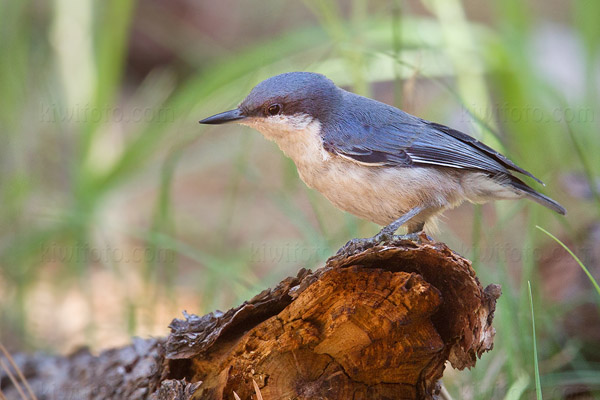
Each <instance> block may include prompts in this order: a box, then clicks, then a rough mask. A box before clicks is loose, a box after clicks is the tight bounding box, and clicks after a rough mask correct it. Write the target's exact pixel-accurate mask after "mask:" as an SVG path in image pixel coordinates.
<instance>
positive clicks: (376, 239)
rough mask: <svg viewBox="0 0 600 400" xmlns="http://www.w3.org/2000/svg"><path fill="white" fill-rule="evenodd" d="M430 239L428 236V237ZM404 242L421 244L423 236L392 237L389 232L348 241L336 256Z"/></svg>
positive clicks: (412, 234) (410, 234)
mask: <svg viewBox="0 0 600 400" xmlns="http://www.w3.org/2000/svg"><path fill="white" fill-rule="evenodd" d="M426 237H427V238H428V236H426ZM402 240H410V241H413V242H417V243H421V236H420V234H419V233H408V234H406V235H391V234H389V233H387V232H380V233H378V234H377V235H375V236H373V237H370V238H362V239H352V240H350V241H348V243H346V244H345V245H344V246H343V247H342V248H341V249H339V250H338V251H337V253H336V254H335V256H336V257H349V256H352V255H354V254H358V253H361V252H363V251H365V250H368V249H371V248H373V247H375V246H377V245H380V244H394V243H397V242H400V241H402Z"/></svg>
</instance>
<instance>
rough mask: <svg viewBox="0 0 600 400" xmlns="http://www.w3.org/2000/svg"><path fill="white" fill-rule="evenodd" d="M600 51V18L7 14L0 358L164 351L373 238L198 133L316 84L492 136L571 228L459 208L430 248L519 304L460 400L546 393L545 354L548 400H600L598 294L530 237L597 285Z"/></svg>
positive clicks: (4, 9) (126, 6)
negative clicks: (172, 340)
mask: <svg viewBox="0 0 600 400" xmlns="http://www.w3.org/2000/svg"><path fill="white" fill-rule="evenodd" d="M599 38H600V1H598V0H574V1H566V0H528V1H522V0H493V1H488V2H481V1H475V0H464V1H460V0H422V1H418V0H414V1H400V0H398V1H366V0H348V1H333V0H332V1H327V0H325V1H317V0H305V1H281V0H260V1H259V0H256V1H250V0H248V1H243V0H223V1H218V2H217V1H208V0H206V1H205V0H200V1H191V0H138V1H132V0H119V1H117V0H105V1H93V0H53V1H49V0H46V1H44V0H5V1H2V2H0V135H1V136H0V138H1V146H0V201H1V206H0V341H1V342H2V343H4V344H5V345H6V346H7V347H8V348H9V349H10V350H11V351H32V350H38V349H41V350H45V351H50V352H62V353H64V352H70V351H72V350H74V349H75V348H77V347H78V346H82V345H86V346H90V347H92V348H93V349H96V350H99V349H102V348H106V347H108V346H116V345H121V344H124V343H128V342H129V340H130V336H131V335H140V336H149V335H161V336H164V335H166V334H167V333H168V329H167V328H166V327H167V325H168V324H169V322H170V320H171V319H172V318H173V317H176V316H178V315H180V312H181V311H182V310H184V309H185V310H187V311H189V312H193V313H196V314H203V313H207V312H209V311H212V310H214V309H227V308H229V307H232V306H234V305H237V304H239V303H240V302H242V301H243V300H245V299H248V298H250V297H251V296H252V295H253V294H256V293H258V292H259V291H261V290H262V289H265V288H267V287H269V286H271V285H273V284H275V283H277V282H278V281H279V280H281V279H282V278H283V277H285V276H288V275H293V274H295V273H296V271H297V270H298V269H299V268H301V267H307V268H315V267H318V266H320V265H322V263H323V261H324V260H325V259H326V258H327V257H328V256H329V255H331V254H332V253H333V252H335V251H336V249H337V248H339V247H340V246H341V245H343V244H344V243H345V242H346V241H347V240H348V239H350V238H352V237H365V236H370V235H372V234H374V233H375V232H376V231H377V229H378V227H376V226H375V225H373V224H371V223H367V222H365V221H361V220H358V219H356V218H354V217H352V216H350V215H348V214H345V213H343V212H341V211H338V210H336V209H335V208H334V207H333V206H332V205H331V204H329V203H328V202H327V201H326V200H325V199H324V198H323V197H322V196H321V195H320V194H318V193H316V192H314V191H312V190H309V189H307V188H306V187H305V185H304V184H303V183H302V182H301V181H300V180H299V178H298V175H297V173H296V169H295V166H294V165H293V163H292V162H291V161H290V160H288V159H286V158H285V157H284V156H283V155H282V153H281V152H280V151H279V150H278V148H277V147H276V145H275V144H273V143H271V142H268V141H266V140H264V139H263V138H262V137H261V136H260V134H259V133H257V132H255V131H252V130H250V129H249V128H245V127H241V126H222V127H218V128H215V127H207V126H200V125H199V124H198V123H197V121H198V120H199V119H202V118H204V117H206V116H209V115H212V114H213V113H216V112H220V111H223V110H226V109H230V108H231V107H233V106H235V105H236V104H237V102H239V101H241V100H242V99H243V98H244V97H245V95H246V94H247V93H248V91H249V90H250V89H251V88H252V87H253V86H254V85H255V84H257V83H258V82H260V81H261V80H262V79H265V78H267V77H269V76H272V75H275V74H278V73H281V72H287V71H297V70H300V71H315V72H321V73H324V74H326V75H327V76H328V77H330V78H331V79H333V80H334V81H335V82H336V83H337V84H339V85H342V86H344V87H346V88H348V89H349V90H352V91H355V92H357V93H360V94H363V95H367V96H371V97H374V98H376V99H378V100H381V101H384V102H387V103H390V104H394V105H396V106H398V107H401V108H403V109H404V110H406V111H408V112H410V113H413V114H416V115H418V116H420V117H423V118H426V119H430V120H434V121H436V122H440V123H443V124H446V125H450V126H453V127H455V128H457V129H460V130H463V131H464V132H466V133H469V134H471V135H473V136H475V137H477V138H479V139H481V140H483V141H485V142H486V143H488V144H489V145H491V146H493V147H495V148H497V149H498V150H501V151H502V152H504V153H505V154H506V155H508V156H510V157H511V158H512V159H513V160H514V161H516V162H517V164H519V165H521V166H523V167H524V168H526V169H528V170H530V171H532V172H533V173H534V174H535V175H537V176H538V177H540V178H541V179H542V180H544V181H545V182H546V184H547V186H546V187H545V188H541V187H540V186H535V185H534V187H536V188H537V189H539V190H541V191H543V192H544V193H546V194H548V195H550V196H551V197H553V198H555V199H556V200H558V201H560V202H561V203H562V204H563V205H565V206H566V208H567V209H568V211H569V214H568V216H567V217H566V218H563V217H560V216H557V215H555V214H553V213H552V212H551V211H548V210H546V209H543V208H542V207H540V206H538V205H536V204H534V203H531V202H527V201H518V202H498V203H496V204H490V205H485V206H476V207H475V206H472V205H464V206H462V207H460V208H458V209H456V210H453V211H451V212H447V213H446V214H445V217H444V218H443V220H442V224H441V230H440V232H439V233H435V234H434V236H435V237H436V239H438V240H440V241H445V242H446V243H448V244H449V245H450V246H451V247H452V248H453V249H455V250H456V251H457V252H459V253H460V254H462V255H464V256H465V257H468V258H470V259H471V260H473V264H474V267H475V269H476V270H477V271H478V274H479V278H480V280H481V282H482V284H483V285H487V284H488V283H492V282H493V283H500V284H502V287H503V296H502V297H501V298H500V300H499V303H498V309H497V312H496V317H495V321H494V325H495V327H496V329H497V334H496V340H495V348H494V350H493V351H492V352H491V353H488V354H485V355H484V356H483V359H482V360H481V361H480V362H479V363H478V365H477V367H476V368H474V369H473V370H471V371H463V372H458V371H451V370H449V371H447V373H446V376H445V378H444V382H445V384H446V386H447V388H448V390H449V392H450V393H451V394H452V395H453V396H454V398H456V399H520V398H532V396H534V393H535V378H534V376H535V369H534V355H533V344H534V343H535V344H536V345H537V352H538V358H539V371H540V374H541V386H542V389H543V393H544V396H545V398H569V399H571V398H572V399H574V398H577V399H579V398H600V308H599V304H600V296H599V294H598V293H596V292H595V291H594V288H593V285H592V283H591V282H590V280H589V279H588V278H587V277H586V275H585V274H584V273H583V271H582V270H581V269H580V268H579V266H578V265H577V263H576V262H575V261H574V260H573V258H572V257H571V256H570V255H569V254H568V253H567V252H566V251H565V250H564V249H563V248H562V247H560V246H559V245H558V244H557V243H556V242H555V241H553V240H552V239H551V238H550V237H548V236H547V235H546V234H544V233H543V232H541V231H540V230H538V229H536V225H539V226H541V227H543V228H545V229H547V230H548V231H550V232H552V233H553V234H554V235H556V236H557V237H558V238H559V239H560V240H562V241H563V242H564V243H565V244H566V245H567V246H569V247H570V248H571V249H572V250H573V252H574V253H575V254H576V255H577V256H579V257H580V258H581V260H582V261H583V263H584V264H585V265H586V266H587V267H588V268H589V270H590V272H591V274H592V275H593V276H595V277H596V279H597V278H598V277H599V276H600V273H599V271H600V246H599V244H600V218H599V217H600V195H599V191H600V190H599V182H600V180H599V175H600V157H598V154H600V129H599V128H600V106H599V100H600V96H599V92H600V60H599V52H600V45H599V41H598V39H599ZM529 182H530V183H531V181H529ZM528 281H530V282H531V286H532V294H533V302H532V303H530V301H529V298H528V291H527V282H528ZM531 304H533V307H534V310H535V322H536V330H537V335H536V339H537V340H536V341H535V342H534V336H533V335H532V317H531V311H530V305H531ZM594 396H595V397H594Z"/></svg>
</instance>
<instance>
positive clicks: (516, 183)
mask: <svg viewBox="0 0 600 400" xmlns="http://www.w3.org/2000/svg"><path fill="white" fill-rule="evenodd" d="M511 178H512V179H511V182H510V185H511V186H512V187H514V188H515V189H518V190H519V191H520V192H522V193H523V194H524V195H525V196H526V197H528V198H530V199H531V200H533V201H535V202H536V203H539V204H541V205H543V206H544V207H548V208H549V209H551V210H553V211H556V212H557V213H559V214H560V215H566V214H567V210H566V209H565V208H564V207H563V206H561V205H560V204H559V203H558V202H557V201H555V200H552V199H551V198H550V197H548V196H545V195H543V194H541V193H539V192H536V191H535V190H534V189H532V188H531V187H529V186H527V184H526V183H525V182H523V181H522V180H520V179H519V178H516V177H514V176H511Z"/></svg>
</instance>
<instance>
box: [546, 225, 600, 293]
mask: <svg viewBox="0 0 600 400" xmlns="http://www.w3.org/2000/svg"><path fill="white" fill-rule="evenodd" d="M536 228H538V229H539V230H540V231H542V232H544V233H545V234H546V235H548V236H550V237H551V238H552V239H554V241H555V242H556V243H558V244H560V245H561V246H562V247H563V248H564V249H565V250H566V251H567V252H568V253H569V254H570V255H571V257H573V259H574V260H575V261H576V262H577V264H579V266H580V267H581V269H582V270H583V272H585V274H586V275H587V276H588V278H589V279H590V282H592V285H594V288H595V289H596V292H597V293H598V296H600V286H599V285H598V282H596V279H594V277H593V276H592V274H591V273H590V271H589V270H588V269H587V268H586V266H585V265H583V263H582V262H581V260H580V259H579V257H577V256H576V255H575V253H573V252H572V251H571V249H569V247H567V245H566V244H564V243H563V242H561V241H560V239H558V238H557V237H556V236H554V235H553V234H551V233H550V232H548V231H547V230H545V229H544V228H542V227H541V226H539V225H536Z"/></svg>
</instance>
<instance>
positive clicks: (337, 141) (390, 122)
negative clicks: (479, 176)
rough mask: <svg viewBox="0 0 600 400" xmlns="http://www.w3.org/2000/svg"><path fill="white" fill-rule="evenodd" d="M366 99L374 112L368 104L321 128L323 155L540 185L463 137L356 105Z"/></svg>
mask: <svg viewBox="0 0 600 400" xmlns="http://www.w3.org/2000/svg"><path fill="white" fill-rule="evenodd" d="M357 97H358V96H357ZM363 99H364V100H363ZM367 100H368V101H369V102H371V101H372V102H374V103H376V104H377V107H376V109H375V111H374V109H373V107H368V105H369V104H368V103H367V104H361V105H362V107H360V110H362V111H360V112H358V113H356V112H355V113H353V114H352V115H351V116H348V115H346V116H341V118H336V120H335V121H333V122H332V123H330V124H328V125H327V126H326V129H324V132H325V134H324V136H323V144H324V146H325V148H326V149H327V150H328V151H330V152H332V153H335V154H339V155H342V156H345V157H348V158H352V159H353V160H355V161H357V162H361V163H364V164H372V165H393V166H401V167H409V166H412V165H439V166H446V167H450V168H462V169H474V170H480V171H483V172H487V173H490V174H493V175H497V174H500V175H504V174H508V175H510V172H509V170H512V171H517V172H519V173H522V174H525V175H527V176H529V177H531V178H533V179H535V180H536V181H538V182H540V183H541V181H540V180H539V179H537V178H536V177H534V176H533V175H532V174H531V173H529V172H527V171H526V170H524V169H523V168H521V167H519V166H517V165H516V164H515V163H513V162H512V161H511V160H509V159H508V158H506V157H505V156H503V155H502V154H500V153H498V152H497V151H495V150H493V149H492V148H490V147H488V146H486V145H485V144H483V143H481V142H480V141H478V140H476V139H475V138H473V137H471V136H469V135H466V134H464V133H462V132H459V131H457V130H454V129H452V128H449V127H447V126H444V125H440V124H436V123H433V122H429V121H425V120H423V119H420V118H417V117H414V116H412V115H410V114H407V113H405V112H403V111H401V110H399V109H397V108H394V107H391V106H385V105H384V104H383V103H379V102H375V101H374V100H370V99H366V98H364V97H361V98H360V101H361V102H364V101H367ZM364 110H368V111H364Z"/></svg>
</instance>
